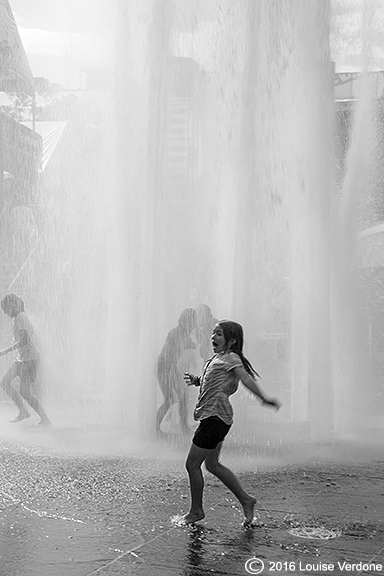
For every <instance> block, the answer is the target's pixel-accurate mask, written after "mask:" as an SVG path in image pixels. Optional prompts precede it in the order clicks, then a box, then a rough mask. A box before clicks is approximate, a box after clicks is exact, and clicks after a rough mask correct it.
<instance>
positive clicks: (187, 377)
mask: <svg viewBox="0 0 384 576" xmlns="http://www.w3.org/2000/svg"><path fill="white" fill-rule="evenodd" d="M183 378H184V382H185V383H186V385H187V386H192V383H193V379H194V375H193V374H189V373H188V372H184V376H183Z"/></svg>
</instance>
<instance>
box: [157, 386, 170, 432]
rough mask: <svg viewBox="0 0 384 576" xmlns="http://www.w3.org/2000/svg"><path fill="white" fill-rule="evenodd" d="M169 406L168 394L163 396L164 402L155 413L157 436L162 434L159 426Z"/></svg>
mask: <svg viewBox="0 0 384 576" xmlns="http://www.w3.org/2000/svg"><path fill="white" fill-rule="evenodd" d="M170 407H171V399H170V398H169V397H168V396H166V397H165V398H164V402H163V403H162V405H161V406H160V407H159V409H158V411H157V413H156V435H157V436H160V435H161V434H162V432H161V429H160V426H161V423H162V421H163V419H164V418H165V415H166V413H167V412H168V410H169V409H170Z"/></svg>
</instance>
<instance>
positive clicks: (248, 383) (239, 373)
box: [233, 366, 281, 410]
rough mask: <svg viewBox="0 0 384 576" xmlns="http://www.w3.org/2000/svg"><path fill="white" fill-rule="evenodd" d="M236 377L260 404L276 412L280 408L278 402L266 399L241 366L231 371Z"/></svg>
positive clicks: (253, 379) (255, 381)
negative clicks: (272, 408)
mask: <svg viewBox="0 0 384 576" xmlns="http://www.w3.org/2000/svg"><path fill="white" fill-rule="evenodd" d="M233 371H234V373H235V375H236V377H237V378H238V379H239V380H241V381H242V383H243V384H244V386H245V387H246V388H248V390H249V391H250V392H252V394H254V395H255V396H257V397H258V398H260V400H261V403H262V404H266V405H268V406H274V407H275V408H276V409H277V410H278V409H279V408H280V406H281V405H280V402H279V401H278V400H276V398H267V397H266V396H265V394H264V392H263V390H262V389H261V388H260V386H259V385H258V383H257V380H256V379H255V378H252V376H251V375H250V374H248V372H247V371H246V369H245V368H244V367H243V366H238V367H236V368H234V369H233Z"/></svg>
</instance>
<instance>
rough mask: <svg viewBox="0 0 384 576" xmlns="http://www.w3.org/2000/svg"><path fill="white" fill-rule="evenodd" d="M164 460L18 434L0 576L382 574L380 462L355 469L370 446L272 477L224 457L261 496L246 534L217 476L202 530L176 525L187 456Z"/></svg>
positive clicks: (2, 501)
mask: <svg viewBox="0 0 384 576" xmlns="http://www.w3.org/2000/svg"><path fill="white" fill-rule="evenodd" d="M161 450H164V446H162V447H158V456H157V458H155V457H153V456H150V457H146V458H141V457H138V456H135V457H134V456H114V457H106V456H85V455H84V454H79V453H76V452H74V451H73V450H72V451H69V450H62V449H61V450H60V451H58V450H57V449H54V448H53V447H52V446H47V445H43V446H41V447H37V446H33V445H32V444H31V443H28V441H27V438H26V441H25V442H23V441H21V436H20V435H19V436H18V438H17V440H15V439H13V440H11V439H9V438H8V440H5V439H4V438H3V440H0V473H1V476H0V477H1V480H0V560H1V563H0V576H91V575H99V576H112V575H123V574H132V575H134V576H136V575H137V576H141V575H142V576H152V575H153V574H156V576H159V575H160V576H163V575H164V576H172V575H181V576H202V575H205V574H223V575H228V576H229V575H230V576H236V575H237V574H239V575H240V574H241V575H244V574H246V573H247V571H246V569H245V564H246V562H247V561H249V560H250V559H252V558H254V557H256V558H258V559H260V560H262V561H263V562H264V564H265V566H266V567H265V568H264V573H269V572H271V573H272V567H273V563H274V562H275V563H276V562H280V563H281V564H279V566H280V570H279V572H280V573H292V570H291V569H290V568H289V566H288V565H285V568H284V563H286V562H291V563H292V562H293V563H296V564H295V571H294V572H293V573H303V574H305V573H310V571H309V572H308V571H307V570H306V569H305V567H304V569H303V570H301V568H300V566H299V564H298V563H299V562H300V561H302V562H304V561H306V562H312V563H313V562H327V563H331V562H334V563H335V566H336V568H335V569H334V570H333V571H332V573H333V574H338V573H340V574H341V573H344V572H345V571H344V572H340V571H339V572H338V568H337V562H339V561H340V562H342V561H343V562H346V561H351V562H355V563H357V562H359V561H360V562H362V561H364V562H368V561H371V562H375V563H379V562H381V563H382V564H383V565H384V547H383V542H384V523H383V517H382V497H383V496H384V488H383V478H384V462H383V459H382V458H381V456H380V454H379V453H377V452H374V451H372V452H371V453H370V454H367V451H366V450H364V458H362V459H361V462H360V463H359V464H356V463H355V464H352V463H351V462H352V461H353V459H356V458H355V457H356V455H357V453H359V452H361V448H359V447H356V446H353V445H352V444H350V445H348V446H346V445H345V446H344V447H343V451H344V452H343V453H344V458H343V461H342V462H338V461H337V454H338V452H339V451H341V447H340V445H339V446H338V447H336V446H334V447H332V446H331V447H328V449H327V450H328V452H327V457H326V458H323V459H320V457H319V456H316V457H315V458H306V459H305V461H302V462H299V463H297V464H295V465H294V464H291V465H288V464H287V463H285V464H284V465H283V464H281V465H280V466H276V463H275V465H273V466H271V467H268V466H265V461H264V460H261V459H260V458H258V457H257V455H255V456H254V459H253V460H250V459H249V458H248V460H247V465H246V466H245V467H242V465H241V461H239V460H236V458H235V457H234V455H233V453H231V450H230V448H228V449H227V450H224V453H223V460H224V461H226V460H227V461H230V462H231V467H233V468H235V469H236V470H240V474H239V476H240V478H241V480H242V482H243V484H244V486H245V487H246V489H247V490H249V491H251V492H252V493H254V494H255V495H256V496H257V497H258V515H257V522H256V526H255V527H253V528H245V527H243V526H242V515H241V513H240V510H239V508H238V505H237V503H236V502H235V501H234V500H233V499H232V498H231V497H230V495H229V494H228V492H227V490H226V489H225V488H223V486H222V485H221V484H220V483H219V482H218V481H217V480H216V479H215V478H213V477H211V476H210V475H208V474H206V475H205V478H206V496H205V508H206V518H205V520H204V522H201V523H199V524H197V525H195V526H190V527H186V526H178V525H177V524H175V523H173V522H172V518H174V517H175V516H177V515H179V514H181V513H185V512H186V511H187V509H188V504H189V488H188V483H187V478H186V474H185V470H184V462H183V459H184V455H185V453H184V451H183V450H182V451H180V453H178V454H175V455H174V457H172V458H170V457H163V456H162V454H161ZM313 450H314V452H313V453H314V454H317V455H318V454H319V451H318V449H317V448H316V450H317V452H316V450H315V448H314V449H313ZM332 450H333V455H334V458H333V459H332V458H331V457H330V455H331V454H330V451H332ZM154 452H155V450H154ZM347 452H348V453H349V459H348V457H347V456H348V454H347ZM322 454H323V455H324V450H323V451H322ZM252 462H253V467H252ZM260 462H263V463H262V464H261V463H260ZM241 470H242V471H241ZM248 566H251V565H250V564H248ZM291 567H292V564H291ZM371 572H372V571H371ZM382 572H384V570H383V571H382ZM349 573H350V574H364V573H369V572H364V570H360V572H359V570H350V571H349Z"/></svg>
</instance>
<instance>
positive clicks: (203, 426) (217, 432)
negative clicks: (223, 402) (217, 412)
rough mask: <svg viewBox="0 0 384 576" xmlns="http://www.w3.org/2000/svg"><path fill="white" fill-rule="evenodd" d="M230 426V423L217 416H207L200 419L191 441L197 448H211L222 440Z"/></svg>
mask: <svg viewBox="0 0 384 576" xmlns="http://www.w3.org/2000/svg"><path fill="white" fill-rule="evenodd" d="M230 427H231V425H230V424H226V423H225V422H223V420H222V419H221V418H219V417H218V416H209V418H204V419H203V420H200V424H199V426H198V428H197V430H196V432H195V434H194V436H193V438H192V442H193V444H195V446H198V447H199V448H205V449H206V450H213V449H214V448H216V446H217V445H218V444H220V442H222V441H223V440H224V438H225V437H226V435H227V434H228V432H229V429H230Z"/></svg>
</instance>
